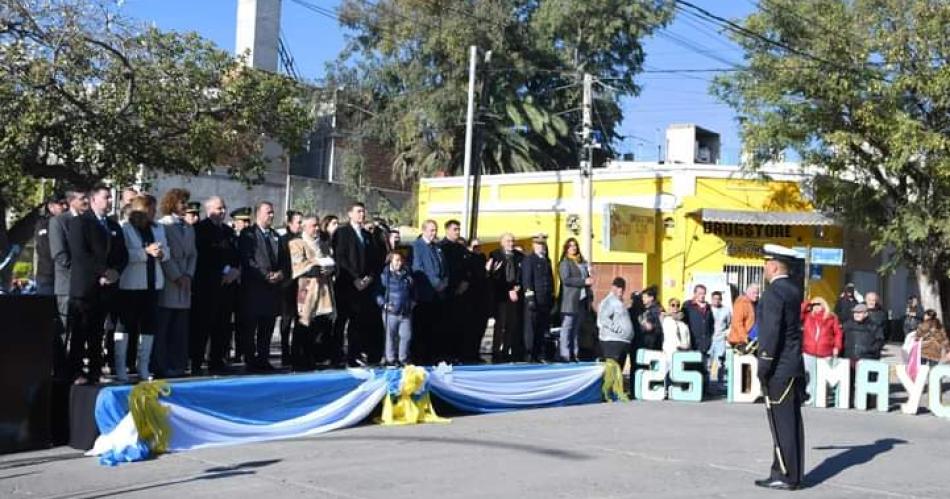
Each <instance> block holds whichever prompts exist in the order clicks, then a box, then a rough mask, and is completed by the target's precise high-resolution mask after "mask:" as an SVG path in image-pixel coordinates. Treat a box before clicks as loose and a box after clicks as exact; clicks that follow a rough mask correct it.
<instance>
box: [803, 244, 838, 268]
mask: <svg viewBox="0 0 950 499" xmlns="http://www.w3.org/2000/svg"><path fill="white" fill-rule="evenodd" d="M811 264H812V265H834V266H837V267H840V266H842V265H844V249H842V248H812V249H811Z"/></svg>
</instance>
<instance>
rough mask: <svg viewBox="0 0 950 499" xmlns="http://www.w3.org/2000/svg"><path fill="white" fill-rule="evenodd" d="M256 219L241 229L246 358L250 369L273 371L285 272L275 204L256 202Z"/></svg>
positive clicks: (243, 330) (242, 297) (240, 246)
mask: <svg viewBox="0 0 950 499" xmlns="http://www.w3.org/2000/svg"><path fill="white" fill-rule="evenodd" d="M254 213H255V223H254V224H253V225H251V226H250V227H247V228H246V229H244V230H243V231H242V232H241V237H240V240H239V243H238V247H239V249H240V253H241V313H242V314H243V316H244V328H243V329H242V334H243V335H244V336H245V338H244V348H243V351H244V358H245V364H246V368H247V369H248V370H249V371H256V372H266V371H273V370H274V366H273V365H271V363H270V361H269V358H270V342H271V337H272V336H273V335H274V324H275V323H276V322H277V315H278V314H280V297H281V282H282V281H283V280H284V278H285V277H287V276H285V275H284V272H283V270H281V269H282V268H283V262H282V261H281V255H282V252H281V251H280V244H279V236H278V234H277V231H275V230H274V229H273V224H274V205H273V204H271V203H269V202H267V201H262V202H260V203H258V204H257V208H256V209H255V211H254Z"/></svg>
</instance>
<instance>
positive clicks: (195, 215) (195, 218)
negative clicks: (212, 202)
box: [185, 201, 201, 227]
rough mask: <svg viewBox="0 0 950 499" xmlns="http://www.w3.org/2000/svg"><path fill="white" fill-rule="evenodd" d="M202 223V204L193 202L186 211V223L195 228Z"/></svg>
mask: <svg viewBox="0 0 950 499" xmlns="http://www.w3.org/2000/svg"><path fill="white" fill-rule="evenodd" d="M200 221H201V203H199V202H198V201H192V202H190V203H188V207H187V208H186V209H185V223H186V224H188V225H191V226H192V227H194V226H195V224H197V223H198V222H200Z"/></svg>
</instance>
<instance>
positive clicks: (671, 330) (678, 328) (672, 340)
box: [662, 298, 690, 384]
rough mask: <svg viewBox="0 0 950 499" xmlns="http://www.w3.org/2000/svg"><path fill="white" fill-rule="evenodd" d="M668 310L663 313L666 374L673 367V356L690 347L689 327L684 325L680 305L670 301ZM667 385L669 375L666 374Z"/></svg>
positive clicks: (675, 300) (684, 321) (683, 315)
mask: <svg viewBox="0 0 950 499" xmlns="http://www.w3.org/2000/svg"><path fill="white" fill-rule="evenodd" d="M667 305H668V306H669V308H667V310H666V311H665V312H664V313H663V322H662V324H663V356H664V357H666V367H667V373H669V369H670V368H671V366H672V365H673V354H674V353H676V352H677V351H687V350H689V346H690V339H689V326H687V325H686V316H685V314H684V313H683V308H682V303H680V301H679V300H677V299H676V298H673V299H671V300H670V301H669V302H668V303H667ZM666 378H667V384H669V383H668V382H669V374H667V377H666Z"/></svg>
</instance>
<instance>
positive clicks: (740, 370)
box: [726, 350, 762, 403]
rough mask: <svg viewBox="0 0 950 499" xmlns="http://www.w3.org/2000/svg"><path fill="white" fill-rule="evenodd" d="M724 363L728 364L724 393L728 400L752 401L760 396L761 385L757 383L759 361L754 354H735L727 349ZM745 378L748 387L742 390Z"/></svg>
mask: <svg viewBox="0 0 950 499" xmlns="http://www.w3.org/2000/svg"><path fill="white" fill-rule="evenodd" d="M726 365H727V366H729V372H728V373H727V374H728V377H727V378H726V393H727V395H728V398H727V399H728V400H729V402H744V403H752V402H755V401H756V399H758V398H759V397H761V396H762V386H761V385H760V384H759V376H758V372H759V369H758V367H759V362H758V360H756V358H755V355H736V354H735V352H733V351H732V350H728V351H726ZM746 368H747V369H746ZM747 370H748V374H746V371H747ZM746 379H748V380H749V389H748V390H743V389H742V387H743V386H745V381H746Z"/></svg>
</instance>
